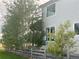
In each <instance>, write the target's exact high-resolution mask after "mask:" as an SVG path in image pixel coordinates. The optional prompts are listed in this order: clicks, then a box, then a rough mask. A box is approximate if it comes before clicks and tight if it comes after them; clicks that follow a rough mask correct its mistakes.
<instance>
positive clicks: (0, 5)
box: [0, 0, 48, 33]
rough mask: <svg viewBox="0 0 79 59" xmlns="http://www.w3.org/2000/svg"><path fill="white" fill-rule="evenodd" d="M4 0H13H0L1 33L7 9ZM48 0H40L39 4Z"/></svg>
mask: <svg viewBox="0 0 79 59" xmlns="http://www.w3.org/2000/svg"><path fill="white" fill-rule="evenodd" d="M2 1H7V2H8V1H12V0H0V33H1V29H2V25H3V23H4V17H3V15H5V12H6V9H5V6H4V4H3V3H2ZM47 1H48V0H40V2H39V4H43V3H45V2H47Z"/></svg>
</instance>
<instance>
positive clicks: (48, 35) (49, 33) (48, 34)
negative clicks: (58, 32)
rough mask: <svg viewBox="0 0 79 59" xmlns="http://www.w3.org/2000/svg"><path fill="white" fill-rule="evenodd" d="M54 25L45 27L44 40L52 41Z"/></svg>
mask: <svg viewBox="0 0 79 59" xmlns="http://www.w3.org/2000/svg"><path fill="white" fill-rule="evenodd" d="M54 34H55V27H49V28H46V40H47V41H54Z"/></svg>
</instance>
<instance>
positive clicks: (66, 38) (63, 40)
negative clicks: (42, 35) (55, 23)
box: [48, 21, 75, 59]
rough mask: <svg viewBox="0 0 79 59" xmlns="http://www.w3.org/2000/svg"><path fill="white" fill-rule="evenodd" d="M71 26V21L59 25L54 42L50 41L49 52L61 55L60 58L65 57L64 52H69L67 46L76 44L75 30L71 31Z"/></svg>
mask: <svg viewBox="0 0 79 59" xmlns="http://www.w3.org/2000/svg"><path fill="white" fill-rule="evenodd" d="M69 28H70V23H69V21H67V22H65V23H64V24H61V25H60V26H59V27H58V30H57V32H56V33H55V41H54V43H49V45H48V52H50V53H52V54H53V55H56V56H58V57H60V59H63V57H64V53H66V52H67V49H66V48H67V47H69V49H70V48H71V47H73V44H74V40H73V37H74V35H75V33H74V32H73V31H70V30H69Z"/></svg>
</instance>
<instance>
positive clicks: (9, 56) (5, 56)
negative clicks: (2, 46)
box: [0, 51, 27, 59]
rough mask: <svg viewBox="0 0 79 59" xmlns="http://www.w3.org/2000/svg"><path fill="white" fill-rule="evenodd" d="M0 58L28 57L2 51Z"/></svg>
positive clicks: (22, 58) (18, 58)
mask: <svg viewBox="0 0 79 59" xmlns="http://www.w3.org/2000/svg"><path fill="white" fill-rule="evenodd" d="M0 59H27V58H24V57H21V56H18V55H15V54H12V53H9V52H5V51H0Z"/></svg>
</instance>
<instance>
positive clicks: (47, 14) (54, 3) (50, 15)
mask: <svg viewBox="0 0 79 59" xmlns="http://www.w3.org/2000/svg"><path fill="white" fill-rule="evenodd" d="M52 5H54V6H55V7H54V13H53V14H51V15H48V14H49V13H48V7H50V6H52ZM46 11H47V12H46V17H49V16H53V15H55V13H56V3H55V2H54V3H52V4H50V5H48V6H47V7H46Z"/></svg>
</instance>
